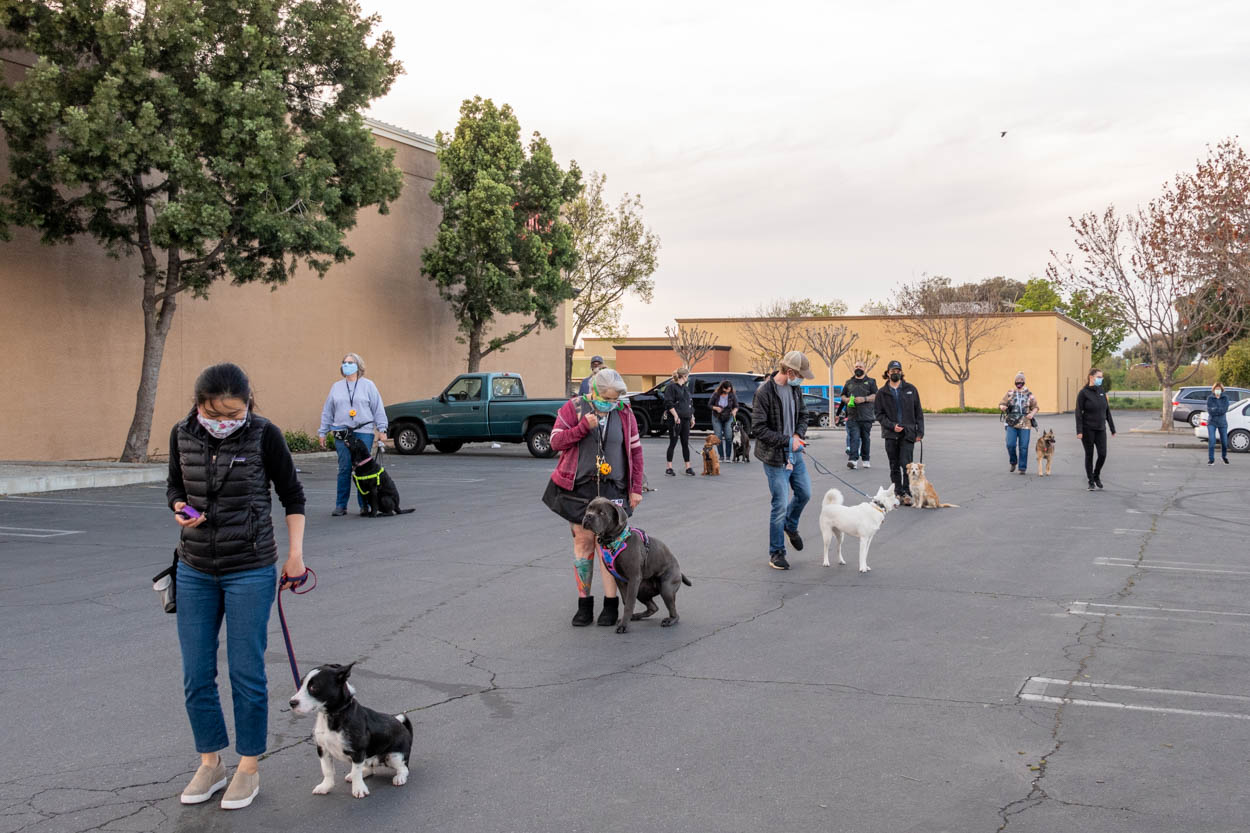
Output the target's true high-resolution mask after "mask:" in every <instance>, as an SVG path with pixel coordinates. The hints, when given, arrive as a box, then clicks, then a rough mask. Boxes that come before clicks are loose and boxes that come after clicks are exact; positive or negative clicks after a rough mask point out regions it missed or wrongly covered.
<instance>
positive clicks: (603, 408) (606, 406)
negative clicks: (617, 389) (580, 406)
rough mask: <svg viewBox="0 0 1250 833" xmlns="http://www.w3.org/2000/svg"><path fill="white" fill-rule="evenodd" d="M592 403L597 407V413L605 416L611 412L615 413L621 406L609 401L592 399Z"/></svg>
mask: <svg viewBox="0 0 1250 833" xmlns="http://www.w3.org/2000/svg"><path fill="white" fill-rule="evenodd" d="M590 402H591V404H593V405H594V406H595V410H596V411H599V412H600V413H605V414H606V413H608V412H609V411H615V410H616V409H617V406H619V405H620V403H619V402H612V401H609V400H607V399H591V400H590Z"/></svg>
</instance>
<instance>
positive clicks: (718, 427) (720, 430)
mask: <svg viewBox="0 0 1250 833" xmlns="http://www.w3.org/2000/svg"><path fill="white" fill-rule="evenodd" d="M736 422H737V421H736V420H734V419H727V420H725V421H724V422H722V421H721V420H720V419H719V418H717V417H715V416H714V417H713V418H712V430H713V431H715V432H716V437H717V439H719V440H720V458H721V460H723V461H725V462H729V461H730V460H732V459H733V454H734V424H735V423H736Z"/></svg>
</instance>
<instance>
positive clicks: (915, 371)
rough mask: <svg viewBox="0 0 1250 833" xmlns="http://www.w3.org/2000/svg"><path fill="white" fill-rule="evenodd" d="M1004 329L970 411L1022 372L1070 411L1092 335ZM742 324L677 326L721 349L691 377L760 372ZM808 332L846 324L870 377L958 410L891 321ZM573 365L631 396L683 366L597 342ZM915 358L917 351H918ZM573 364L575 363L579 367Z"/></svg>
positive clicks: (663, 353)
mask: <svg viewBox="0 0 1250 833" xmlns="http://www.w3.org/2000/svg"><path fill="white" fill-rule="evenodd" d="M1000 317H1002V318H1004V319H1005V320H1006V326H1005V327H1003V328H1002V329H1000V330H999V331H998V332H996V333H995V334H994V335H993V336H992V337H991V341H989V342H988V343H990V344H992V345H993V349H991V350H990V352H988V353H987V354H986V355H984V356H981V357H980V358H978V359H976V360H974V361H973V363H972V372H971V377H970V378H969V380H968V382H967V383H966V384H965V404H966V405H967V406H968V407H973V408H976V407H980V408H991V407H996V406H997V405H998V401H999V400H1000V399H1001V398H1002V396H1003V394H1004V393H1005V392H1006V391H1007V389H1008V388H1010V387H1011V386H1012V380H1013V379H1014V377H1015V374H1016V372H1017V371H1020V370H1023V371H1024V373H1025V375H1026V376H1027V378H1028V385H1029V389H1030V390H1032V391H1033V393H1034V394H1035V395H1036V396H1037V399H1038V404H1039V405H1040V406H1041V408H1042V410H1043V411H1048V412H1056V411H1068V410H1071V409H1072V408H1073V407H1074V406H1075V404H1076V394H1077V392H1078V391H1079V390H1080V389H1081V386H1082V385H1084V384H1085V380H1086V372H1087V371H1088V370H1089V362H1090V333H1089V330H1087V329H1086V328H1085V327H1083V326H1081V325H1080V324H1078V323H1076V322H1075V321H1073V320H1072V319H1070V318H1067V317H1066V316H1063V315H1060V314H1059V313H1054V312H1021V313H1012V314H1003V315H1002V316H1000ZM745 320H746V319H742V318H679V319H677V324H678V326H679V327H698V328H700V329H703V330H707V331H709V332H711V333H712V334H713V336H714V337H715V340H716V344H717V347H716V348H715V349H714V350H713V351H712V352H711V353H709V354H708V355H707V356H706V357H704V358H703V359H702V360H701V361H700V362H699V363H698V364H697V365H695V367H694V369H695V370H696V371H700V372H702V371H708V372H717V371H720V372H731V373H751V372H753V370H754V368H755V364H754V361H753V357H752V354H751V351H750V350H749V348H748V347H747V345H746V340H745V338H744V336H743V331H742V330H743V322H744V321H745ZM804 324H805V325H808V326H822V325H825V324H834V325H838V324H844V325H846V327H847V328H848V329H849V330H851V331H852V332H854V333H857V334H858V336H859V339H858V341H856V343H855V346H854V348H853V350H871V351H872V352H873V353H876V354H877V355H878V356H879V357H880V359H879V361H878V364H877V366H876V368H875V369H874V371H873V375H875V376H877V377H878V378H880V376H881V374H882V373H883V372H884V370H885V365H886V363H887V362H888V361H889V360H890V359H895V358H897V359H898V360H899V361H900V362H902V364H903V367H904V371H905V373H906V376H907V379H908V381H910V382H912V383H913V384H915V385H916V386H917V387H918V388H919V389H920V398H921V401H922V402H923V404H924V406H925V407H926V408H928V409H930V410H935V411H936V410H941V409H943V408H953V407H957V406H958V405H959V388H958V387H956V386H955V385H952V384H950V383H949V382H947V381H946V380H945V379H944V378H943V376H942V374H941V372H940V371H939V370H938V369H937V368H936V367H934V366H933V365H931V364H924V363H922V362H919V361H917V360H916V359H914V358H911V357H909V356H908V355H906V354H905V353H904V352H903V351H902V350H901V349H900V348H899V347H898V346H896V344H895V338H896V336H897V334H898V332H899V330H898V324H897V321H896V320H895V319H894V318H893V317H892V316H888V315H886V316H882V315H849V316H841V317H837V318H810V319H804ZM583 344H584V346H583V348H582V349H581V350H580V351H578V353H577V354H576V355H575V358H577V359H581V358H583V357H584V356H590V355H593V354H597V355H601V356H603V357H604V359H605V361H607V363H608V364H609V365H610V366H612V367H615V368H616V369H617V370H618V371H619V372H620V373H621V375H622V376H624V377H625V381H626V384H627V385H628V386H629V388H630V390H631V391H634V390H637V391H642V390H646V389H648V388H650V387H651V386H652V385H654V384H655V383H656V382H657V381H659V380H662V379H664V378H665V377H666V376H668V375H669V374H670V373H672V372H673V370H674V369H675V368H676V367H677V366H679V365H680V364H681V361H680V359H678V358H677V355H676V354H675V353H674V352H673V351H672V349H671V347H670V346H669V342H668V339H666V338H636V339H598V338H586V339H584V341H583ZM799 349H803V350H804V352H805V353H806V354H807V356H808V358H809V359H810V360H811V363H812V370H813V371H814V372H815V374H816V378H815V379H813V380H811V382H809V383H808V384H807V389H809V390H812V391H820V392H824V390H823V389H826V388H827V387H828V385H829V368H828V366H827V365H826V364H825V363H824V362H822V361H821V360H820V358H819V357H818V356H817V355H816V354H815V353H814V352H813V351H811V350H810V349H805V348H803V347H800V348H799ZM914 352H918V350H914ZM575 364H576V362H575ZM834 370H835V372H834V384H835V385H840V384H842V383H843V382H844V381H845V380H846V379H847V377H849V376H850V375H851V371H852V368H851V366H850V363H849V358H844V359H843V360H842V361H840V362H839V363H838V364H837V366H836V367H835V368H834Z"/></svg>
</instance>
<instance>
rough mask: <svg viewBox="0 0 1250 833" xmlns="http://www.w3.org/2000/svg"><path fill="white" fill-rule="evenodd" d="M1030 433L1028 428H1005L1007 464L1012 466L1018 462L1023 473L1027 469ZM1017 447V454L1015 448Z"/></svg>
mask: <svg viewBox="0 0 1250 833" xmlns="http://www.w3.org/2000/svg"><path fill="white" fill-rule="evenodd" d="M1030 433H1032V431H1031V429H1028V428H1012V427H1011V426H1010V425H1008V426H1007V462H1009V463H1011V464H1012V465H1013V466H1014V465H1016V463H1017V462H1018V463H1019V464H1020V471H1025V470H1026V469H1028V467H1029V434H1030ZM1017 446H1019V449H1020V450H1019V453H1017V451H1016V447H1017Z"/></svg>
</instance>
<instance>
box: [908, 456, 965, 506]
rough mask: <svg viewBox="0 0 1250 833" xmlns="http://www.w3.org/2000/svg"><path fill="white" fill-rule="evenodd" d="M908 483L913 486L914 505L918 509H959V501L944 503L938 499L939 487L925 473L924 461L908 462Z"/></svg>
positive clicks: (912, 497)
mask: <svg viewBox="0 0 1250 833" xmlns="http://www.w3.org/2000/svg"><path fill="white" fill-rule="evenodd" d="M907 479H908V481H910V482H909V484H908V485H910V486H911V499H912V505H914V506H915V507H916V508H917V509H927V508H929V507H932V508H934V509H958V508H959V504H957V503H942V502H941V501H940V500H938V494H937V489H935V488H933V484H932V483H930V482H929V478H927V477H925V474H924V463H908V464H907Z"/></svg>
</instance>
